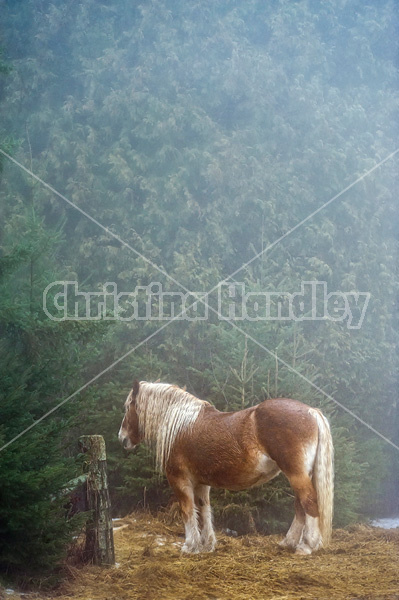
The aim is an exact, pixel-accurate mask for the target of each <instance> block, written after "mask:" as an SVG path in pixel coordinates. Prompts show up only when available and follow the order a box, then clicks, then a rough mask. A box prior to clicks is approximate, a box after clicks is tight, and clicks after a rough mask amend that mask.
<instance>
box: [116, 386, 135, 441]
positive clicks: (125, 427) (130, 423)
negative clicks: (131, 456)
mask: <svg viewBox="0 0 399 600" xmlns="http://www.w3.org/2000/svg"><path fill="white" fill-rule="evenodd" d="M139 389H140V384H139V382H138V381H137V380H136V381H135V382H134V383H133V388H132V389H131V391H130V393H129V395H128V397H127V398H126V402H125V416H124V417H123V421H122V424H121V427H120V429H119V434H118V437H119V441H120V442H121V444H122V446H123V447H124V448H125V450H133V448H134V447H135V446H137V444H139V443H140V442H141V437H140V433H139V418H138V416H137V412H136V398H137V394H138V393H139Z"/></svg>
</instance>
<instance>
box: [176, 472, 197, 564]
mask: <svg viewBox="0 0 399 600" xmlns="http://www.w3.org/2000/svg"><path fill="white" fill-rule="evenodd" d="M168 479H169V483H170V485H171V487H172V489H173V491H174V492H175V494H176V496H177V498H178V500H179V504H180V509H181V514H182V518H183V523H184V529H185V533H186V540H185V542H184V544H183V547H182V552H188V553H197V552H200V551H201V548H202V544H201V535H200V531H199V527H198V514H197V510H196V507H195V501H194V490H193V486H192V485H191V483H190V482H189V481H188V480H185V479H180V478H173V479H172V478H171V477H170V476H169V477H168Z"/></svg>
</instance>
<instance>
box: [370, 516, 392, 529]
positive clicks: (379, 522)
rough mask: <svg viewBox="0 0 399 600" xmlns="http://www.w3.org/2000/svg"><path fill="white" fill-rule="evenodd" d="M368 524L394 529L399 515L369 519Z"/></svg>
mask: <svg viewBox="0 0 399 600" xmlns="http://www.w3.org/2000/svg"><path fill="white" fill-rule="evenodd" d="M370 525H372V526H373V527H382V528H383V529H396V527H399V517H393V518H390V519H375V520H374V521H371V523H370Z"/></svg>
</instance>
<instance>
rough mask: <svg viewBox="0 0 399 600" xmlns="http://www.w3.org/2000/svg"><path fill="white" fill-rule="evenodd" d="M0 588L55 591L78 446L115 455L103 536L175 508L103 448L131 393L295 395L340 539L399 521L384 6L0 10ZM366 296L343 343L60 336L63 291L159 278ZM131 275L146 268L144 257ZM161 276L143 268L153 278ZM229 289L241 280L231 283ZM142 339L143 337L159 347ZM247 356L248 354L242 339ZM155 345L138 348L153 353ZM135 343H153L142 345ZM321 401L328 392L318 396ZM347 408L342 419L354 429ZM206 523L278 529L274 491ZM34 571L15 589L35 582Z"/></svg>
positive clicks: (288, 329) (40, 5) (288, 510)
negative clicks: (390, 519)
mask: <svg viewBox="0 0 399 600" xmlns="http://www.w3.org/2000/svg"><path fill="white" fill-rule="evenodd" d="M0 10H1V14H2V21H1V30H0V36H1V38H0V40H1V44H2V47H3V54H2V61H1V69H0V70H1V73H0V78H1V86H2V87H1V93H0V94H1V95H0V118H1V126H0V136H1V137H0V144H1V146H0V148H1V149H2V150H3V151H4V152H6V153H7V154H9V155H11V156H12V157H14V158H15V159H16V160H17V161H18V162H19V163H20V164H22V165H23V166H24V167H25V168H26V169H28V170H29V171H32V172H33V173H35V174H36V175H37V176H38V177H39V178H41V179H42V180H43V181H44V182H46V183H48V184H49V185H51V186H52V187H53V188H54V189H55V190H57V191H58V192H59V193H60V194H62V195H64V196H65V197H66V198H67V199H68V200H70V202H71V203H73V204H74V205H76V206H77V207H79V208H80V209H82V210H83V211H85V212H86V213H87V214H88V215H90V216H91V217H92V218H93V219H95V220H96V221H98V222H99V223H100V224H101V225H103V226H104V227H105V228H108V229H109V230H110V232H112V233H113V234H114V235H115V236H118V237H119V238H120V239H121V240H123V241H124V242H126V243H127V244H129V245H130V246H131V247H132V248H133V249H134V251H132V250H131V249H129V248H128V247H126V246H125V245H124V244H123V243H121V242H120V241H118V240H117V239H116V237H114V236H113V235H112V234H110V233H107V231H105V229H104V228H101V227H99V226H98V225H97V224H96V223H95V222H93V221H91V220H90V219H89V218H87V217H86V216H85V215H83V214H82V213H81V212H79V211H78V210H76V208H74V207H73V206H71V205H70V204H68V203H67V202H66V201H65V200H64V199H62V198H61V197H60V196H57V194H55V193H54V192H53V191H51V190H50V189H49V188H47V187H46V186H44V185H43V184H42V183H41V182H40V181H39V180H38V179H35V178H33V177H32V176H30V175H29V174H28V173H26V172H24V171H23V170H22V169H21V168H20V167H18V166H17V165H16V164H14V163H12V162H11V161H10V160H9V159H8V158H7V157H6V156H5V155H4V154H3V155H1V156H0V158H1V171H2V173H1V189H0V222H1V233H0V236H1V237H0V252H1V271H0V277H1V281H0V284H1V294H0V330H1V346H0V352H1V353H0V372H1V405H0V445H2V446H4V445H5V444H7V443H8V442H9V441H10V440H13V438H14V437H15V436H17V435H18V434H19V433H20V432H22V431H23V430H25V429H26V428H27V427H29V426H30V425H32V424H33V423H34V422H35V421H36V420H37V419H39V418H40V417H41V416H42V415H44V414H46V413H47V412H48V411H49V410H51V409H52V408H53V407H55V406H56V405H57V404H58V403H59V402H61V401H62V400H63V399H65V398H68V397H69V396H70V395H72V394H74V393H75V392H76V390H78V389H79V388H80V387H81V386H84V384H85V383H86V382H88V381H89V380H91V379H92V378H94V377H96V376H97V375H98V374H99V373H102V372H103V371H104V370H105V369H107V367H109V365H111V364H112V363H114V362H115V361H117V360H118V359H119V358H120V357H122V356H123V355H124V354H126V353H127V352H128V351H129V350H131V349H133V348H135V347H136V346H138V347H137V349H136V350H135V351H133V352H131V353H130V354H129V356H127V357H126V358H125V359H124V360H121V361H120V362H118V363H117V364H116V365H115V366H114V367H113V368H112V369H110V370H108V371H106V372H104V374H102V375H101V376H100V377H99V378H98V379H96V380H95V381H94V382H93V383H92V384H91V385H89V386H87V387H85V388H84V389H83V390H82V391H80V392H79V393H78V394H75V395H74V396H73V398H71V399H70V400H69V401H68V402H66V403H65V404H64V405H63V406H62V407H60V408H59V409H58V410H56V411H54V412H53V413H52V414H51V415H49V416H48V417H47V418H46V419H43V421H41V422H40V423H39V424H37V425H36V426H34V427H32V428H31V429H30V430H29V431H28V432H27V433H26V434H24V435H23V436H21V437H20V438H18V439H16V440H15V441H13V442H12V443H11V444H9V445H8V446H7V447H4V448H3V449H2V450H1V452H0V484H1V485H0V499H1V502H0V539H1V541H0V569H1V570H2V571H4V572H7V573H9V574H10V573H24V576H25V577H31V576H32V573H33V572H35V573H36V574H37V573H39V572H40V571H41V570H47V571H49V570H50V572H51V571H52V570H54V568H55V565H57V564H58V563H59V561H60V560H61V559H62V557H63V555H64V553H65V550H66V548H67V546H68V544H69V541H70V537H71V535H73V533H74V532H75V531H76V528H77V527H78V526H79V522H78V520H77V519H76V517H73V518H68V519H66V518H65V497H64V496H63V494H62V490H63V488H64V487H65V485H66V484H67V482H68V481H70V480H71V479H73V478H74V477H76V475H77V474H79V473H80V472H81V469H82V464H81V461H79V459H78V460H77V459H76V455H77V438H78V436H79V435H80V434H90V433H96V434H102V435H104V437H105V439H106V444H107V450H108V463H109V478H110V486H111V494H112V502H113V507H114V512H115V515H120V514H124V513H126V512H128V511H130V510H133V509H136V508H148V507H150V508H152V509H157V508H159V507H165V506H167V505H168V503H169V502H170V501H171V499H170V492H169V490H168V487H167V485H166V483H165V481H159V479H158V478H157V477H156V476H155V475H154V471H153V464H152V461H151V457H150V456H149V453H148V451H147V450H146V449H145V448H140V449H139V451H138V452H137V453H136V454H134V455H129V456H125V455H124V454H123V451H122V449H121V448H120V447H119V444H118V441H117V432H118V429H119V426H120V422H121V419H122V416H123V402H124V400H125V398H126V395H127V393H128V391H129V389H130V387H131V385H132V381H133V379H134V378H138V379H144V380H150V381H151V380H157V379H159V378H160V379H161V380H162V381H167V382H171V383H177V384H179V385H182V386H183V385H186V386H187V388H188V390H189V391H190V392H192V393H194V394H195V395H197V396H199V397H200V398H204V399H207V400H209V401H211V402H213V403H214V404H215V405H216V406H217V407H218V408H219V409H221V410H236V409H241V408H244V407H247V406H251V405H253V404H256V403H258V402H260V401H261V400H262V399H264V398H265V397H275V396H289V397H295V398H297V399H299V400H302V401H304V402H306V403H308V404H310V405H312V406H317V407H320V408H321V409H322V410H323V411H324V412H325V413H326V414H327V415H328V417H329V419H330V422H331V425H332V431H333V436H334V443H335V448H336V508H335V524H336V525H339V526H342V525H346V524H348V523H350V522H353V521H354V520H358V519H360V518H366V517H369V516H372V515H375V514H383V513H385V514H387V513H389V512H394V511H396V510H397V509H398V504H397V498H398V460H397V449H395V448H394V447H393V446H392V445H391V444H389V443H387V442H386V441H384V440H383V439H382V438H381V436H379V435H376V434H375V433H374V432H373V431H372V430H370V429H369V428H368V427H367V426H365V425H364V424H363V423H362V421H364V422H365V423H366V424H370V425H371V426H372V427H373V428H375V429H376V430H377V431H378V432H379V433H380V434H382V436H385V437H386V438H388V439H389V440H391V441H392V442H393V444H396V445H398V444H399V433H398V431H399V409H398V351H397V348H398V346H397V344H398V334H397V312H396V311H397V292H398V261H397V259H398V219H397V200H396V191H397V184H398V182H397V156H393V157H392V158H391V159H389V160H387V161H386V162H384V163H383V164H382V165H381V166H380V167H378V168H377V169H375V170H374V171H373V172H372V173H371V174H369V175H368V176H366V177H364V178H363V179H362V180H360V181H359V182H358V183H356V185H354V186H353V187H351V188H350V189H349V190H348V191H346V192H345V193H344V194H342V195H341V196H340V197H338V198H337V199H336V200H335V201H334V202H332V203H330V204H329V205H328V206H326V207H325V208H324V209H323V210H321V211H320V212H319V213H317V214H316V215H315V216H313V217H312V218H311V219H308V220H307V221H306V222H305V223H304V224H303V225H302V226H301V227H298V228H297V229H296V230H295V231H293V232H292V233H291V234H290V235H288V236H287V237H286V238H284V239H282V240H281V241H280V242H279V243H277V244H275V245H273V247H272V248H271V249H268V246H269V245H270V244H273V243H274V242H275V241H276V240H277V239H279V238H280V237H281V236H283V235H284V234H285V233H286V232H287V231H290V230H291V229H292V228H293V227H295V226H296V225H297V224H298V223H300V222H301V221H302V220H303V219H305V218H307V217H308V216H309V215H310V214H311V213H312V212H313V211H315V210H316V209H317V208H318V207H320V206H321V205H323V204H324V203H325V202H327V201H328V200H330V199H331V198H333V197H334V196H335V195H337V194H339V193H340V192H341V191H342V190H344V189H345V188H346V187H347V186H349V185H350V184H351V183H353V182H354V181H355V180H356V179H357V178H359V177H361V175H363V174H364V173H367V172H368V171H369V170H370V169H372V168H373V167H374V166H375V165H377V164H378V163H380V162H381V161H384V159H385V158H386V157H387V156H389V155H390V154H391V153H392V152H394V151H395V150H396V147H395V144H396V143H397V139H398V131H397V123H398V107H399V102H398V101H399V97H398V78H397V46H396V40H397V39H399V38H398V14H397V6H396V7H395V3H394V2H392V1H382V2H370V1H367V2H363V1H357V0H351V1H350V0H339V1H337V0H334V2H333V1H329V0H320V1H317V2H316V1H312V0H299V1H292V2H288V1H284V0H279V1H277V0H272V1H270V2H267V3H266V2H262V1H261V0H246V1H244V0H239V1H237V0H221V1H219V2H215V1H214V0H201V1H200V2H198V1H196V0H184V1H178V0H173V1H172V0H148V1H142V2H132V1H130V0H129V1H128V0H110V1H108V2H102V1H98V0H83V1H82V2H77V1H72V0H70V1H68V2H65V1H61V0H53V1H49V0H24V1H15V0H13V1H7V0H1V2H0ZM261 251H264V253H263V254H262V255H261V256H260V257H259V258H257V259H256V260H254V261H252V262H251V263H250V264H249V265H248V266H247V267H245V268H244V269H243V270H241V271H240V273H238V274H237V275H236V276H235V278H236V280H237V281H240V282H243V283H245V285H246V290H247V291H280V292H290V293H293V292H298V291H299V290H300V285H301V282H303V281H312V280H318V281H325V282H326V283H327V285H328V289H329V291H341V292H353V291H360V292H370V294H371V296H370V303H369V306H368V307H367V311H366V316H365V319H364V322H363V323H362V326H361V328H360V329H349V328H348V327H347V323H346V322H332V321H328V320H324V321H323V320H319V321H312V320H309V321H303V322H294V321H285V322H281V321H280V322H279V321H240V322H239V323H238V325H239V327H240V328H241V329H242V330H243V331H238V330H237V329H235V328H234V327H232V325H231V324H229V323H228V322H223V321H220V320H219V319H217V318H216V317H215V315H214V314H210V316H209V319H208V320H207V321H193V322H189V321H175V322H173V323H171V324H170V325H168V326H166V327H164V328H163V329H162V330H161V331H159V332H158V331H157V330H158V329H159V328H160V327H161V325H163V323H161V322H156V321H137V320H133V321H131V322H116V321H107V320H103V321H97V322H96V321H73V320H69V321H62V322H54V321H52V320H51V319H49V318H48V316H47V315H46V314H45V312H44V311H43V304H42V298H43V290H44V289H45V288H46V286H47V285H49V284H50V283H51V282H53V281H56V280H66V281H77V282H78V283H79V289H80V290H85V291H100V290H101V289H102V286H103V284H104V283H105V282H108V281H112V282H115V283H116V284H117V286H118V291H128V292H131V291H134V289H135V288H136V286H144V285H148V284H149V283H151V282H154V281H156V282H160V283H161V284H162V286H163V289H164V290H168V291H171V292H173V291H181V290H180V288H179V287H178V285H176V283H174V281H172V280H171V279H170V278H169V277H167V276H165V275H163V274H162V273H161V272H160V271H159V269H158V268H156V266H157V267H159V268H160V269H162V270H164V272H166V273H168V275H170V276H171V277H172V278H173V279H174V280H175V281H177V282H179V283H180V284H181V285H183V286H185V288H187V289H189V290H192V291H195V292H206V291H207V290H210V289H211V288H213V287H214V286H215V285H216V284H217V283H218V282H219V281H222V280H225V279H228V277H229V275H230V274H231V273H233V272H235V271H236V270H237V269H239V268H240V267H241V265H243V264H244V263H246V262H248V261H251V259H252V258H253V257H254V256H255V255H256V254H257V253H259V252H261ZM138 253H140V254H141V255H143V256H144V257H146V259H148V260H147V261H146V260H143V258H141V257H140V255H139V254H138ZM154 265H156V266H154ZM229 281H231V279H229ZM151 334H153V337H149V336H151ZM245 334H246V335H245ZM147 338H148V340H147ZM144 340H147V341H144ZM323 392H325V393H323ZM326 394H328V395H329V396H331V397H333V398H334V399H335V400H336V401H337V402H338V403H340V404H342V405H343V406H345V407H347V408H348V409H349V410H350V411H353V413H355V414H356V415H358V417H359V418H360V419H356V418H354V417H353V416H351V415H350V414H348V413H347V412H346V411H345V410H343V409H342V408H340V406H339V404H337V403H335V402H334V401H333V400H331V398H329V396H326ZM213 504H214V506H215V515H216V520H217V523H218V524H219V525H223V526H225V527H231V528H232V529H236V530H238V531H239V532H244V531H247V530H248V529H250V528H253V527H256V528H257V529H258V530H260V531H264V532H272V531H281V530H282V529H283V528H285V527H286V526H287V525H288V523H289V520H290V518H291V517H292V509H293V506H292V504H293V500H292V496H291V492H290V490H289V487H288V486H287V483H286V481H285V480H284V478H283V477H282V476H280V477H279V478H277V479H276V480H275V481H273V482H272V483H271V484H269V485H268V486H266V487H261V488H256V489H255V490H251V491H247V492H242V493H235V494H232V493H229V492H224V491H219V492H215V493H213ZM27 564H29V565H30V566H29V568H28V567H27Z"/></svg>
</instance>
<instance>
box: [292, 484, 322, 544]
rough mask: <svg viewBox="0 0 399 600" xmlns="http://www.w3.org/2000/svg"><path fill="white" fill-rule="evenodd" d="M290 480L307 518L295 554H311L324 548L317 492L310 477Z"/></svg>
mask: <svg viewBox="0 0 399 600" xmlns="http://www.w3.org/2000/svg"><path fill="white" fill-rule="evenodd" d="M288 479H289V481H290V483H291V485H292V487H293V489H294V492H295V497H296V498H297V499H298V500H299V503H300V505H301V507H302V511H303V512H302V514H304V516H305V523H304V527H303V530H302V535H301V537H300V539H299V540H298V543H297V545H296V548H295V552H296V554H311V553H312V552H313V551H314V550H318V549H319V548H321V546H322V538H321V533H320V528H319V510H318V506H317V495H316V490H315V489H314V487H313V483H312V481H311V479H310V477H309V476H308V475H301V476H291V477H290V476H289V477H288ZM297 515H298V512H296V515H295V518H297ZM302 519H303V517H302ZM294 522H295V519H294ZM293 524H294V523H293ZM287 535H288V534H287Z"/></svg>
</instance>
